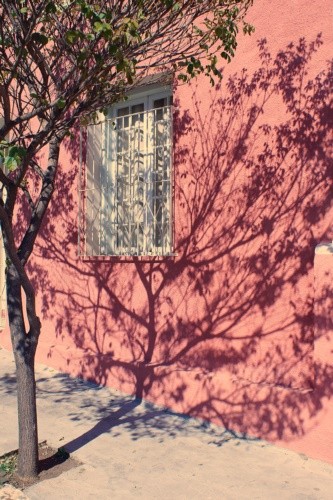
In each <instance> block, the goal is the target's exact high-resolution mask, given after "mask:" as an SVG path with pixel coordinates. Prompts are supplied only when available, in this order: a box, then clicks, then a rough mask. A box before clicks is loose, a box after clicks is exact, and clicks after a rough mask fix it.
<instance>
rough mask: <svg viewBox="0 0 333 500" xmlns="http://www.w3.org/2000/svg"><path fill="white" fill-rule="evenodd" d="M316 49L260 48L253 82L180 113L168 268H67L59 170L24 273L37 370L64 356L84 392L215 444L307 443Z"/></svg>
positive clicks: (322, 382)
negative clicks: (109, 393) (146, 406)
mask: <svg viewBox="0 0 333 500" xmlns="http://www.w3.org/2000/svg"><path fill="white" fill-rule="evenodd" d="M320 45H321V40H320V37H318V38H317V39H316V40H315V41H314V42H311V43H307V42H306V41H305V40H304V39H302V40H300V41H299V42H298V43H297V44H293V43H291V44H290V45H289V46H288V47H287V49H286V50H284V51H281V52H279V53H278V54H277V55H276V56H274V57H273V56H272V55H271V54H270V53H269V50H268V45H267V43H266V42H265V40H263V41H261V42H260V43H259V52H260V57H261V66H260V69H258V70H257V71H256V72H255V73H254V74H253V75H250V74H249V73H248V72H247V71H246V70H243V71H242V72H241V73H240V74H236V75H233V76H232V78H230V79H229V80H228V82H226V83H223V87H222V89H221V88H220V87H218V88H216V89H215V90H213V91H212V92H211V106H210V108H209V110H207V111H205V112H204V113H203V111H202V110H203V106H202V104H201V102H200V84H199V83H198V84H197V87H193V97H192V103H191V106H190V109H188V110H187V109H185V108H184V104H183V103H179V104H180V107H179V109H178V108H177V109H176V111H175V116H174V130H175V157H174V164H175V187H174V193H175V250H176V253H177V257H175V258H164V259H154V258H152V259H150V260H146V261H144V260H140V259H139V258H132V259H131V260H130V261H129V260H128V261H122V260H121V259H117V258H112V259H108V260H107V261H97V260H94V259H90V260H82V259H79V258H77V255H76V245H75V243H76V238H77V221H76V216H77V200H76V197H75V193H74V194H73V192H74V191H73V180H74V175H75V174H76V173H77V172H76V171H75V169H74V168H73V169H72V171H71V173H69V174H68V173H67V172H66V171H65V169H64V171H63V172H62V173H61V175H60V176H59V178H58V192H57V201H56V202H54V203H53V204H52V206H51V207H50V210H49V212H48V217H47V223H46V224H45V226H44V230H43V238H40V239H39V240H38V242H37V250H36V253H37V254H38V255H37V257H36V258H35V259H34V261H33V264H31V266H30V271H31V273H32V274H33V275H34V276H35V281H34V283H35V286H36V288H37V289H38V291H39V294H40V295H41V296H42V303H43V315H44V318H46V319H50V320H52V321H53V323H54V324H55V335H56V337H57V339H56V340H55V339H54V338H53V339H52V340H50V344H54V345H52V347H50V352H49V356H50V357H52V356H53V355H55V352H57V353H58V355H64V356H65V354H64V353H65V352H66V351H65V349H63V350H61V347H59V346H61V344H63V345H64V346H65V345H66V344H67V345H73V348H72V349H68V350H67V352H69V354H68V355H66V359H65V360H64V364H65V363H67V365H68V366H70V365H71V364H74V363H75V362H76V361H77V359H78V358H79V359H80V361H79V362H80V371H79V373H78V375H80V376H82V377H84V378H85V379H92V380H95V381H97V382H98V383H101V384H110V385H111V386H116V387H118V388H120V389H122V390H123V391H124V392H127V393H133V394H135V395H136V397H137V398H145V399H150V400H153V401H157V402H158V403H159V404H163V405H166V406H169V407H172V408H173V409H176V410H177V411H180V412H184V413H188V414H191V415H193V416H200V417H203V418H206V419H209V420H212V421H214V422H215V423H219V424H222V425H223V426H225V427H226V428H234V429H237V430H240V431H242V432H249V433H252V434H254V435H260V436H261V437H263V438H267V439H276V438H284V439H288V438H290V437H291V436H293V435H301V434H302V433H304V432H305V430H306V429H305V420H306V418H307V417H309V416H310V417H314V416H315V414H316V412H317V411H318V410H319V409H320V408H321V401H322V399H323V398H324V397H329V398H330V397H331V396H332V390H333V388H332V376H333V369H332V368H331V367H329V366H326V365H321V364H317V365H316V367H315V369H316V387H315V390H314V391H313V392H311V391H312V389H313V379H314V361H313V342H314V338H313V290H312V267H313V249H314V246H315V244H316V242H317V241H318V240H319V239H321V238H322V236H323V234H324V233H325V231H326V229H327V228H326V226H325V220H327V219H325V216H326V215H327V213H328V211H329V208H330V204H331V198H330V196H331V195H330V184H331V180H332V179H331V177H332V163H331V160H330V152H331V149H332V148H331V142H330V130H331V126H332V113H331V110H330V109H331V108H330V106H329V104H330V103H329V99H330V93H331V89H330V82H331V81H332V80H331V77H332V74H331V68H330V67H328V68H327V69H326V70H325V71H323V72H322V73H320V74H319V75H317V76H316V77H315V78H313V79H311V80H307V69H308V67H309V65H310V61H311V57H312V56H313V55H314V53H315V52H316V51H317V50H318V49H319V48H320ZM272 113H277V116H276V119H275V120H273V121H272V120H271V119H270V116H271V114H272ZM68 149H69V151H70V153H71V155H72V158H73V163H74V164H76V158H77V155H78V144H77V142H75V141H74V142H73V143H72V144H69V145H68ZM50 266H52V271H51V269H50ZM56 344H57V345H56ZM69 369H70V368H69Z"/></svg>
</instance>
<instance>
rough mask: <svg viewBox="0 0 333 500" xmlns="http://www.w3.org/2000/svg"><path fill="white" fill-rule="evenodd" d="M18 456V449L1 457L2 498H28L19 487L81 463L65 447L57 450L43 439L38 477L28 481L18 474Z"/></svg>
mask: <svg viewBox="0 0 333 500" xmlns="http://www.w3.org/2000/svg"><path fill="white" fill-rule="evenodd" d="M17 457H18V450H15V451H12V452H9V453H5V454H4V455H2V456H1V457H0V500H2V499H3V500H5V499H7V498H8V499H14V498H15V499H17V500H19V499H21V498H26V497H25V496H24V495H23V496H22V495H20V493H21V492H20V491H17V489H18V490H24V489H25V488H27V487H28V486H31V485H32V484H35V483H38V482H40V481H45V479H52V478H54V477H58V476H60V474H62V473H63V472H66V471H68V470H70V469H73V468H74V467H78V466H79V465H81V463H80V462H79V461H78V460H76V459H74V458H72V457H70V455H69V453H67V451H66V450H65V448H59V449H58V450H56V449H54V448H52V447H51V446H49V445H48V444H47V442H46V441H43V442H42V443H40V444H39V465H38V468H39V473H38V477H37V478H36V479H35V480H30V481H29V482H26V481H24V480H22V479H21V478H19V477H18V476H17V474H16V464H17ZM15 488H17V489H16V490H15ZM15 492H16V493H15Z"/></svg>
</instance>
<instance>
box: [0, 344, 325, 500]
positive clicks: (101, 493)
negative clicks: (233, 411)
mask: <svg viewBox="0 0 333 500" xmlns="http://www.w3.org/2000/svg"><path fill="white" fill-rule="evenodd" d="M37 380H38V382H37V387H38V412H39V439H40V441H43V440H47V442H48V444H49V445H50V446H52V447H54V448H59V447H61V446H64V447H65V448H66V449H67V450H68V451H69V452H70V453H71V455H72V456H73V457H75V458H77V459H78V460H79V461H80V462H81V463H82V465H80V466H78V467H76V468H74V469H71V470H69V471H67V472H64V473H63V474H62V475H61V476H59V477H57V478H54V479H49V480H45V481H42V482H40V483H38V484H35V485H33V486H31V487H29V488H27V489H26V490H25V491H24V495H25V496H26V497H27V498H29V499H30V500H37V499H38V500H62V499H63V500H65V499H66V500H72V499H73V500H74V499H75V500H78V499H80V500H85V499H95V500H96V499H97V500H99V499H109V498H112V499H115V500H118V499H132V498H133V499H134V498H135V499H136V498H144V499H146V500H150V499H158V500H164V499H165V500H166V499H168V500H170V499H172V500H178V499H186V500H187V499H191V500H196V499H198V500H199V499H200V500H201V499H204V500H208V499H223V500H228V499H237V500H241V499H251V500H252V499H269V500H271V499H273V500H274V499H279V500H283V499H290V500H291V499H293V500H294V499H295V500H296V499H300V500H301V499H307V500H310V499H318V500H319V499H320V500H326V499H327V500H329V499H330V500H331V499H333V467H332V466H330V465H328V464H325V463H323V462H319V461H315V460H311V459H307V458H306V457H304V456H300V455H298V454H296V453H293V452H291V451H287V450H284V449H281V448H277V447H274V446H272V445H269V444H267V443H265V442H263V441H256V440H246V439H240V438H238V437H236V436H234V435H232V434H230V433H229V432H227V431H224V430H223V429H221V428H219V427H216V426H213V425H209V424H206V423H203V422H202V421H199V420H196V419H192V418H185V417H182V416H179V415H175V414H173V413H171V412H168V411H166V410H165V409H163V408H160V407H157V406H154V405H152V404H149V403H143V404H141V405H137V404H136V402H135V401H133V400H132V399H131V398H127V397H124V396H123V395H122V394H120V393H119V392H116V391H111V390H109V389H106V388H101V387H96V386H94V385H92V384H88V383H84V382H82V381H80V380H76V379H71V378H69V377H68V376H66V375H64V374H61V373H59V372H56V371H54V370H53V369H51V368H48V367H45V366H42V365H38V366H37ZM16 420H17V417H16V399H15V376H14V363H13V359H12V355H11V354H10V353H8V352H7V351H5V350H3V349H1V348H0V429H1V431H0V432H1V434H0V455H1V454H3V453H5V452H8V451H10V450H13V449H16V448H17V423H16ZM1 491H2V492H3V494H2V493H1ZM0 498H10V496H9V497H8V496H7V497H6V496H5V494H4V490H0ZM22 498H23V497H22Z"/></svg>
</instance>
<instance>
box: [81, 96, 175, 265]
mask: <svg viewBox="0 0 333 500" xmlns="http://www.w3.org/2000/svg"><path fill="white" fill-rule="evenodd" d="M112 114H113V116H112V117H111V118H108V119H106V120H105V121H103V122H102V123H99V124H96V125H95V124H94V125H89V126H88V127H87V159H86V175H85V176H81V177H82V178H83V182H82V185H81V188H80V193H81V200H80V224H79V227H80V234H79V251H80V253H81V254H82V253H83V254H84V255H86V256H105V255H147V256H148V255H170V254H171V251H172V224H171V222H172V193H171V191H172V182H171V179H172V107H171V104H170V97H160V96H158V94H157V95H155V96H153V98H151V97H149V98H148V97H147V98H146V99H144V100H142V101H141V102H140V101H139V100H138V99H135V100H132V102H131V101H130V100H129V101H126V102H125V103H122V104H121V105H117V106H116V107H114V109H113V113H112Z"/></svg>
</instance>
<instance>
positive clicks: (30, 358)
mask: <svg viewBox="0 0 333 500" xmlns="http://www.w3.org/2000/svg"><path fill="white" fill-rule="evenodd" d="M6 284H7V300H8V319H9V326H10V332H11V339H12V345H13V351H14V357H15V364H16V377H17V406H18V425H19V454H18V468H17V474H18V476H19V477H20V478H22V479H23V480H24V481H27V482H28V481H30V480H32V479H34V478H36V477H37V475H38V431H37V409H36V383H35V375H34V363H35V352H36V346H37V341H36V340H35V335H36V333H37V332H34V335H33V337H31V332H30V331H29V332H28V333H26V329H25V325H24V318H23V307H22V306H23V305H22V287H21V282H20V277H19V275H18V273H17V271H16V269H15V267H14V266H13V265H12V264H11V265H9V266H8V269H7V276H6ZM39 328H40V327H39ZM38 333H39V332H38Z"/></svg>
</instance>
